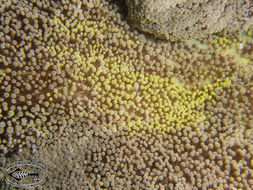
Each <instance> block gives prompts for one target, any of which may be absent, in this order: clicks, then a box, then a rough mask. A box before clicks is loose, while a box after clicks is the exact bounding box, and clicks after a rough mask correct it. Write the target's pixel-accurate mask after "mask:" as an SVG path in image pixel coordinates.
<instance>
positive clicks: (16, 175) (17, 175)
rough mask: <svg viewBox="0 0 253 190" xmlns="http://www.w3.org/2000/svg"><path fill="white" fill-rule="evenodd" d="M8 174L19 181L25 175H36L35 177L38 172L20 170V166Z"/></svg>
mask: <svg viewBox="0 0 253 190" xmlns="http://www.w3.org/2000/svg"><path fill="white" fill-rule="evenodd" d="M9 175H10V176H11V177H13V178H15V179H16V180H17V181H19V180H21V179H23V178H25V177H28V176H36V177H38V176H39V174H38V173H28V172H25V171H22V170H21V169H20V168H17V169H16V170H15V171H13V172H12V173H10V174H9Z"/></svg>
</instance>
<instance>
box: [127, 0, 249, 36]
mask: <svg viewBox="0 0 253 190" xmlns="http://www.w3.org/2000/svg"><path fill="white" fill-rule="evenodd" d="M126 4H127V6H128V18H129V19H130V21H131V23H132V25H133V26H135V27H137V28H139V29H140V30H141V31H144V32H148V33H151V34H154V35H155V36H156V37H157V38H162V39H170V40H183V39H199V38H205V37H207V36H208V35H209V34H213V33H217V32H221V31H226V32H229V33H233V32H235V31H237V30H242V29H243V30H246V29H247V28H249V27H250V25H251V26H252V25H253V2H252V1H248V0H209V1H207V0H197V1H196V0H126Z"/></svg>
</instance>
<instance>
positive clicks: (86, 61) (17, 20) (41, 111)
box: [0, 0, 253, 190]
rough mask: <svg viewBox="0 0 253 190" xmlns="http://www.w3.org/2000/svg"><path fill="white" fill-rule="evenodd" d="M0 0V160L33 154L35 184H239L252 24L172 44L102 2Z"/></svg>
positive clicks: (153, 189)
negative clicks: (42, 176) (38, 176)
mask: <svg viewBox="0 0 253 190" xmlns="http://www.w3.org/2000/svg"><path fill="white" fill-rule="evenodd" d="M2 2H3V3H1V4H0V12H1V13H2V14H1V16H0V168H1V169H3V168H4V166H6V165H7V164H9V163H13V162H15V161H17V160H31V161H34V162H39V163H41V164H43V165H44V166H45V167H46V168H47V169H48V173H47V174H48V178H47V181H46V183H45V184H43V185H42V186H40V188H39V189H43V190H45V189H50V190H52V189H53V190H54V189H71V190H72V189H77V190H80V189H82V190H83V189H84V190H102V189H108V190H118V189H122V190H125V189H127V190H128V189H130V190H135V189H145V190H158V189H165V190H167V189H171V190H182V189H184V190H198V189H243V190H250V189H251V187H252V185H253V169H252V168H253V138H252V137H253V58H252V46H253V38H252V30H249V31H248V32H247V33H243V34H242V36H237V37H232V36H230V37H226V36H225V37H224V36H223V37H221V36H217V35H216V36H212V38H209V39H206V40H203V41H185V42H174V43H173V42H165V41H159V40H154V39H153V38H149V37H147V36H145V35H144V34H143V33H140V32H139V31H137V30H133V29H131V27H130V26H129V25H128V23H127V22H126V21H125V20H124V18H122V17H121V15H120V14H119V12H120V10H119V8H118V7H117V6H116V5H114V4H110V3H108V2H107V1H102V0H101V1H98V0H96V1H91V0H89V1H85V0H82V1H80V0H71V1H69V0H61V1H59V0H57V1H52V0H50V1H49V0H41V1H38V0H30V1H27V0H12V1H10V0H6V1H2ZM0 178H1V179H0V188H1V189H7V188H9V186H8V185H2V184H1V182H2V174H1V173H0Z"/></svg>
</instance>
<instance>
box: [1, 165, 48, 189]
mask: <svg viewBox="0 0 253 190" xmlns="http://www.w3.org/2000/svg"><path fill="white" fill-rule="evenodd" d="M46 172H47V170H46V168H45V167H44V166H43V165H41V164H39V163H36V162H30V161H18V162H16V163H12V164H9V165H8V166H7V167H6V168H5V169H4V173H5V174H6V178H5V182H6V183H7V184H10V185H12V186H15V187H18V188H29V187H36V186H39V185H42V184H43V183H45V180H46Z"/></svg>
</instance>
